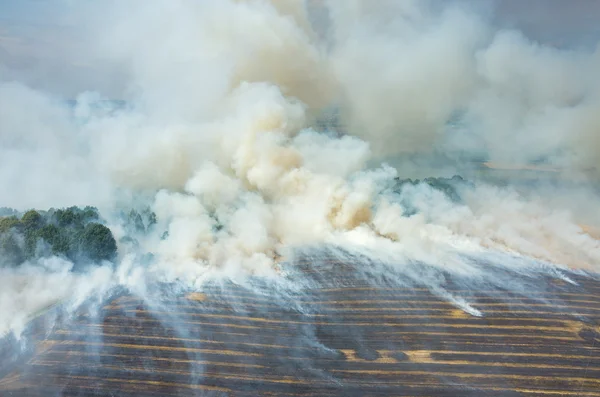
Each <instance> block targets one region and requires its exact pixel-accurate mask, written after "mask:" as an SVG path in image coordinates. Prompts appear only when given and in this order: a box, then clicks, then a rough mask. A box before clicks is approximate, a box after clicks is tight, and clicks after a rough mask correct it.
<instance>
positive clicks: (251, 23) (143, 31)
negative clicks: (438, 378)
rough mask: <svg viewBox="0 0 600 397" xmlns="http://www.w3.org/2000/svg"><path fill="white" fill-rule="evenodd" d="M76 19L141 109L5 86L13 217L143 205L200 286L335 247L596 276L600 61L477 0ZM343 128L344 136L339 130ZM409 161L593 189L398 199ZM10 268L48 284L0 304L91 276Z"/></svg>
mask: <svg viewBox="0 0 600 397" xmlns="http://www.w3.org/2000/svg"><path fill="white" fill-rule="evenodd" d="M69 7H71V8H69V10H70V11H71V12H72V13H73V15H75V16H79V17H81V18H80V19H81V21H80V23H79V25H77V24H76V26H75V30H76V31H77V32H78V33H79V34H80V35H79V37H80V39H81V40H84V41H85V42H86V43H87V44H88V45H87V46H86V47H85V48H82V53H80V54H77V55H78V57H79V58H81V59H86V60H88V61H89V62H96V63H97V65H96V69H99V70H100V71H103V70H104V71H105V72H106V73H109V74H110V75H113V76H115V78H117V77H116V76H118V77H119V79H122V80H123V81H125V82H126V83H125V84H123V85H122V87H120V89H119V90H116V91H115V90H114V87H113V88H112V90H113V93H114V92H118V95H119V96H120V99H124V100H126V102H127V106H125V107H124V108H123V109H119V110H115V111H109V110H106V109H104V110H103V109H99V107H98V106H99V105H98V104H99V102H98V100H99V99H111V98H107V97H106V96H105V95H102V94H100V93H98V92H102V87H98V86H95V85H94V84H90V86H89V87H86V88H87V90H88V91H89V92H82V93H81V95H79V96H78V98H77V104H76V106H75V108H74V109H70V108H68V107H67V106H66V105H64V103H63V102H61V99H62V98H60V96H59V95H57V94H55V93H49V92H42V91H40V90H36V89H34V88H31V87H28V86H27V85H26V84H23V83H20V82H18V81H17V82H15V81H3V80H2V79H1V76H0V142H1V145H0V183H1V184H2V186H4V187H9V188H7V189H4V190H3V192H2V194H1V195H0V201H1V202H0V204H1V205H3V206H9V207H15V208H18V209H21V210H25V209H28V208H33V207H36V208H42V209H44V208H49V207H60V206H68V205H96V206H98V207H99V208H100V209H101V211H103V212H104V213H111V211H114V210H115V209H118V207H119V206H120V205H122V204H123V202H124V201H127V200H129V204H131V203H134V202H135V200H141V201H143V202H144V203H145V204H149V205H150V206H151V208H152V210H153V211H154V212H155V213H156V215H157V220H158V223H157V225H156V228H155V230H156V232H155V233H152V234H151V235H149V236H146V237H144V238H142V239H141V240H140V247H138V248H137V249H138V250H139V251H140V252H150V253H152V254H153V255H154V258H155V260H154V261H153V263H152V265H151V266H150V267H149V268H148V269H147V271H148V272H151V273H152V274H156V275H158V276H157V277H161V278H162V279H164V280H175V279H180V280H181V279H183V280H186V282H189V283H191V284H194V283H201V282H202V281H203V280H205V279H206V278H207V277H213V276H215V275H217V274H221V275H222V274H223V273H225V274H228V275H239V274H248V273H249V274H254V275H262V276H273V275H274V274H275V273H276V270H277V268H278V263H279V261H280V260H281V258H282V257H283V258H285V257H286V256H291V255H293V250H294V248H296V247H305V246H324V245H331V246H337V247H342V248H344V249H345V250H349V251H353V250H354V251H357V252H361V253H366V255H369V256H371V257H374V258H376V259H377V260H379V261H381V262H385V263H389V264H396V265H397V266H398V267H400V268H401V267H402V265H403V263H409V262H415V261H417V262H423V263H427V264H429V265H433V266H439V267H440V268H443V269H445V270H447V271H450V272H453V271H454V272H457V273H464V274H470V273H473V272H475V271H476V270H475V269H474V267H473V266H471V265H470V264H469V263H468V261H466V260H465V257H467V256H469V257H474V258H488V259H489V260H494V259H493V258H498V256H497V255H498V254H502V255H505V256H502V257H501V258H502V260H503V261H505V260H508V258H513V263H508V264H507V266H511V265H514V266H520V265H522V266H526V265H529V264H531V263H532V260H531V259H534V260H539V261H541V263H553V264H555V265H557V266H571V267H576V268H585V269H591V270H598V269H599V267H598V266H599V265H598V263H599V260H600V246H599V244H598V241H597V240H596V239H594V238H593V237H592V236H591V235H590V234H588V231H586V230H583V229H582V227H581V226H579V223H580V222H581V219H582V217H584V219H586V220H587V223H588V224H589V223H591V225H589V226H592V227H594V226H597V225H600V223H597V222H598V221H600V219H594V218H593V217H591V216H590V217H586V216H585V214H582V211H583V210H587V209H588V208H590V207H592V208H593V205H591V203H593V202H595V201H594V200H597V197H596V194H595V192H594V191H593V189H592V184H593V182H594V181H595V178H596V177H597V171H598V169H597V168H598V153H599V149H600V147H599V145H598V142H599V140H598V138H599V136H598V131H600V129H599V128H600V118H599V117H600V116H599V115H600V96H599V93H600V85H599V84H598V81H599V80H598V78H597V77H598V74H597V73H598V72H597V71H598V70H600V69H599V68H598V67H599V66H600V63H599V62H600V55H599V52H598V50H597V48H593V49H586V48H572V49H571V48H570V49H559V48H554V47H551V46H549V45H545V44H542V43H536V42H534V41H532V40H530V39H528V38H527V37H526V36H525V35H524V34H523V33H520V32H519V31H517V30H506V29H499V28H497V27H495V25H494V24H493V23H492V22H491V21H490V19H489V18H488V16H486V15H482V14H481V13H480V12H479V11H478V10H476V9H474V8H471V7H469V6H468V3H465V2H447V3H444V5H440V3H436V2H423V1H379V2H372V1H371V2H366V1H362V0H353V1H345V0H344V1H342V0H340V1H329V2H308V3H305V2H303V1H299V0H298V1H294V0H285V1H275V0H273V1H266V0H263V1H259V0H248V1H241V0H240V1H233V0H218V1H216V0H215V1H203V2H197V1H187V0H175V1H173V0H170V1H166V0H152V1H134V2H117V1H107V2H103V3H102V6H101V7H102V10H101V9H100V8H98V7H100V6H95V5H82V6H74V5H71V6H69ZM323 15H325V17H324V16H323ZM74 19H76V18H74ZM90 81H91V80H90ZM112 99H114V98H112ZM332 115H333V116H332ZM326 117H333V118H334V120H335V124H336V126H335V127H336V128H334V131H332V128H322V123H320V121H322V120H323V119H324V118H326ZM329 127H331V126H329ZM407 154H408V155H411V156H414V155H422V156H424V158H429V157H427V156H433V157H435V156H445V158H449V159H452V160H453V161H454V162H453V163H451V164H445V165H443V166H437V165H435V164H433V163H431V164H429V168H431V169H432V170H433V172H434V175H433V176H436V175H445V174H447V170H448V169H449V168H452V169H453V170H454V169H456V170H460V169H470V164H471V163H469V162H466V163H461V161H463V160H464V159H465V158H466V159H468V160H469V161H470V160H473V159H475V158H480V157H482V156H483V157H485V158H486V159H487V160H489V161H490V162H492V163H511V164H526V163H531V162H535V161H540V160H543V161H545V162H546V163H548V164H549V166H551V167H555V168H557V169H559V170H560V172H559V174H560V175H566V176H575V175H576V176H579V177H581V178H583V181H584V182H583V183H582V184H580V185H578V186H577V187H574V188H573V190H568V189H562V190H561V191H560V197H555V198H553V200H548V199H546V197H545V196H544V195H540V194H535V191H534V193H531V190H530V189H528V190H527V194H524V193H522V192H519V191H518V189H515V188H500V187H493V186H489V185H487V184H485V183H480V184H477V186H476V187H473V188H467V187H464V188H463V191H462V192H461V194H462V197H463V201H462V202H461V203H460V204H459V203H456V202H453V201H452V200H450V199H449V198H448V197H446V196H445V195H444V194H442V193H441V192H439V191H437V190H434V189H432V188H430V187H428V186H426V185H423V184H422V185H416V186H408V185H407V186H404V187H403V188H402V190H401V192H399V193H398V192H396V193H390V191H389V190H390V187H391V186H393V185H394V183H395V182H394V178H395V177H400V178H404V177H410V176H412V175H413V172H412V171H413V168H412V167H411V168H402V167H399V168H392V167H390V166H387V165H385V164H383V165H378V166H375V167H373V166H372V165H373V164H374V163H375V164H376V163H378V162H379V160H380V159H381V158H383V157H385V158H388V159H394V158H395V157H398V158H400V157H401V156H404V155H407ZM459 160H460V161H459ZM540 192H541V190H540ZM399 196H402V197H403V200H407V201H408V202H410V203H411V205H412V206H413V207H415V208H416V209H417V210H418V211H417V213H416V214H414V215H412V214H410V213H409V211H408V210H407V208H406V205H404V204H403V201H402V200H399V199H398V197H399ZM571 198H573V200H575V201H570V199H571ZM111 221H112V222H113V223H114V224H111V226H112V227H113V230H114V232H115V234H116V235H117V237H118V236H119V234H120V233H121V234H122V231H121V230H120V229H119V227H118V222H117V220H116V219H114V220H111ZM165 232H166V233H165ZM123 249H124V250H125V251H126V249H125V248H123ZM123 255H125V254H123ZM128 258H129V257H128ZM515 258H516V259H515ZM518 258H521V259H518ZM121 259H122V258H121ZM33 269H38V270H33ZM7 271H8V270H7ZM106 271H108V270H106ZM121 271H122V269H121ZM10 272H13V273H14V274H15V275H14V277H20V275H21V274H31V278H30V279H29V281H28V282H25V283H18V282H16V281H14V282H13V281H10V282H9V284H10V287H7V289H3V292H2V293H3V298H2V302H1V303H0V304H1V305H2V307H8V306H10V305H11V304H12V301H13V300H17V299H19V298H18V297H19V296H22V295H29V292H28V291H31V288H34V289H35V290H38V291H52V292H54V293H55V294H54V296H52V297H49V296H47V297H46V298H44V296H45V295H43V293H40V295H38V298H39V299H40V300H44V301H47V300H49V299H50V298H62V297H63V296H64V295H65V294H66V293H68V289H69V288H68V286H69V285H72V284H77V283H84V280H83V279H80V277H75V276H73V275H70V274H69V273H68V272H66V273H65V272H58V273H57V272H56V271H52V270H51V269H50V270H49V269H48V268H47V266H46V267H44V266H42V265H38V266H37V267H36V266H35V265H33V264H31V265H28V267H24V268H23V269H20V270H10ZM11 277H13V276H11ZM82 277H83V276H82ZM104 277H105V278H104V279H103V280H112V281H110V282H112V283H114V282H116V281H114V280H123V279H125V278H124V277H123V276H118V275H115V274H111V275H106V276H104ZM8 280H12V278H10V277H9V278H8ZM15 280H16V278H15ZM36 280H42V281H36ZM127 280H129V281H127V282H128V283H132V282H133V281H131V280H132V279H127ZM133 280H138V278H134V279H133ZM423 282H424V283H425V284H427V280H424V281H423ZM90 283H91V285H97V284H96V283H95V282H91V281H90ZM107 283H108V281H107ZM57 284H58V285H60V286H61V288H59V289H55V287H54V286H55V285H57ZM50 295H52V294H50ZM38 298H36V299H38ZM23 305H29V304H28V303H27V302H24V303H23ZM39 306H40V304H39V303H37V302H33V303H31V305H30V307H31V308H33V309H37V308H39ZM21 310H23V311H26V310H25V308H23V307H18V308H16V311H17V312H19V311H21ZM3 313H9V314H8V316H10V313H11V312H8V311H4V312H3ZM2 323H3V324H10V326H14V324H13V323H11V320H7V319H4V320H3V321H2ZM1 331H2V328H1V327H0V332H1Z"/></svg>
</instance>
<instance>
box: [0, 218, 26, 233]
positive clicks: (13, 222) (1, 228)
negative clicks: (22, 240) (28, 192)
mask: <svg viewBox="0 0 600 397" xmlns="http://www.w3.org/2000/svg"><path fill="white" fill-rule="evenodd" d="M20 224H21V223H20V222H19V219H18V218H17V217H16V216H8V217H5V218H0V233H5V232H8V231H9V230H10V229H13V228H17V227H18V226H19V225H20Z"/></svg>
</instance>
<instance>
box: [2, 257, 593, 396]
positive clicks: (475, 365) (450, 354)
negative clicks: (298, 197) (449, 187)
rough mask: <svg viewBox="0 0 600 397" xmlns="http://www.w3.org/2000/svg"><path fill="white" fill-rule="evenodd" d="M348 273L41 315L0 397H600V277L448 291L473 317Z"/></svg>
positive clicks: (424, 293) (450, 286)
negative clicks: (286, 285) (297, 283)
mask: <svg viewBox="0 0 600 397" xmlns="http://www.w3.org/2000/svg"><path fill="white" fill-rule="evenodd" d="M307 273H310V271H309V270H308V269H307ZM340 274H341V276H340ZM351 274H352V273H351V271H349V270H348V269H345V268H343V267H340V266H332V267H331V268H328V269H326V270H321V271H319V272H318V276H315V278H317V277H339V279H338V280H337V282H336V283H337V286H334V287H331V285H329V286H325V285H321V286H320V287H319V283H314V284H313V287H307V288H306V289H304V290H303V291H302V292H301V293H299V294H297V295H294V296H288V300H287V301H285V299H283V300H282V299H280V298H277V297H276V296H275V295H269V294H268V293H267V294H266V293H264V291H262V292H259V291H255V290H252V289H248V288H245V287H243V286H239V285H234V284H226V285H219V286H212V287H210V286H209V287H207V288H206V289H205V290H203V291H202V293H186V292H183V291H182V292H180V293H177V292H171V293H168V294H162V295H161V298H160V299H159V300H156V301H149V300H148V299H142V298H140V297H137V296H135V295H133V294H131V293H128V292H126V291H121V292H115V294H114V295H113V296H111V297H110V298H109V299H108V300H107V301H106V302H104V303H103V304H102V305H101V306H100V308H99V309H98V310H97V311H96V312H94V311H90V310H81V311H80V312H79V313H78V314H76V315H75V316H74V317H69V318H68V319H67V318H63V319H62V320H61V319H60V317H61V316H60V314H57V313H47V314H45V315H44V316H42V317H40V318H38V319H36V320H35V321H34V322H33V323H32V325H31V326H30V328H29V331H28V333H27V337H26V340H27V341H28V343H27V344H26V345H24V347H22V346H23V345H18V344H17V343H15V341H14V340H11V339H10V338H7V339H5V341H4V344H3V345H2V347H1V348H0V354H1V355H3V357H4V358H5V359H3V360H1V361H0V362H2V364H0V395H1V396H15V397H16V396H22V397H35V396H44V397H47V396H200V395H202V396H204V395H210V396H259V395H262V396H328V395H341V396H413V397H417V396H431V397H433V396H448V397H450V396H452V397H456V396H459V397H467V396H473V397H480V396H576V397H592V396H597V397H600V279H598V278H594V277H589V276H583V275H580V276H571V278H572V279H573V280H574V281H575V283H569V282H565V281H562V280H560V279H551V278H547V279H540V280H538V282H540V283H542V282H543V283H545V287H544V288H543V289H542V290H539V291H537V292H531V293H530V294H529V296H528V297H527V298H526V297H524V296H522V295H517V294H513V293H510V292H508V291H503V290H501V289H500V288H497V287H495V288H490V289H486V288H485V287H482V286H480V287H479V289H468V290H467V289H465V286H464V285H461V284H460V283H456V282H452V281H448V282H446V284H445V286H444V287H445V288H446V290H447V291H448V292H450V293H452V294H455V295H464V296H466V297H467V298H468V301H469V302H471V303H472V304H473V306H474V307H476V308H477V309H479V310H481V311H482V312H483V316H481V317H474V316H471V315H469V314H467V313H465V312H463V311H462V310H460V309H458V308H457V307H456V306H455V305H453V304H451V303H449V302H448V301H447V300H445V299H442V298H440V297H439V294H435V295H434V294H432V293H431V292H430V290H429V289H428V288H421V287H416V286H401V285H396V286H384V285H386V284H385V283H381V285H380V286H379V287H375V286H373V284H369V283H365V282H361V281H359V280H358V279H357V278H356V279H355V278H353V277H352V275H351ZM336 275H337V276H336ZM284 301H285V302H284ZM49 324H54V326H53V327H52V328H48V325H49ZM18 346H21V347H20V348H19V347H18ZM16 349H21V350H19V352H20V353H18V354H17V350H16Z"/></svg>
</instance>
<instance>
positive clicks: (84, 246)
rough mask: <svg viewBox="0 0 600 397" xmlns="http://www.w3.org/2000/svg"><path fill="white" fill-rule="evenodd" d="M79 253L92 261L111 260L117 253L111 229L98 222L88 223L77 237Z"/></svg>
mask: <svg viewBox="0 0 600 397" xmlns="http://www.w3.org/2000/svg"><path fill="white" fill-rule="evenodd" d="M79 244H80V245H79V247H80V250H81V253H82V254H84V255H85V256H87V257H88V258H90V259H92V260H94V261H100V260H112V259H114V258H115V256H116V255H117V242H116V241H115V238H114V237H113V235H112V233H111V231H110V229H109V228H107V227H106V226H104V225H102V224H100V223H95V222H93V223H89V224H87V225H86V226H85V229H84V230H83V232H82V233H81V236H80V237H79Z"/></svg>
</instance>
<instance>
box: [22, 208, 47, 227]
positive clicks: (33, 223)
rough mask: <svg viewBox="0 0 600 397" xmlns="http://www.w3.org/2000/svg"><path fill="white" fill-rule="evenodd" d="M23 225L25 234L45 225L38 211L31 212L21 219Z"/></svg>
mask: <svg viewBox="0 0 600 397" xmlns="http://www.w3.org/2000/svg"><path fill="white" fill-rule="evenodd" d="M21 224H22V225H23V228H24V229H25V232H32V231H34V230H37V229H39V228H41V227H42V226H43V225H44V218H42V215H40V213H39V212H37V211H36V210H29V211H27V212H26V213H25V214H23V216H22V217H21Z"/></svg>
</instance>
